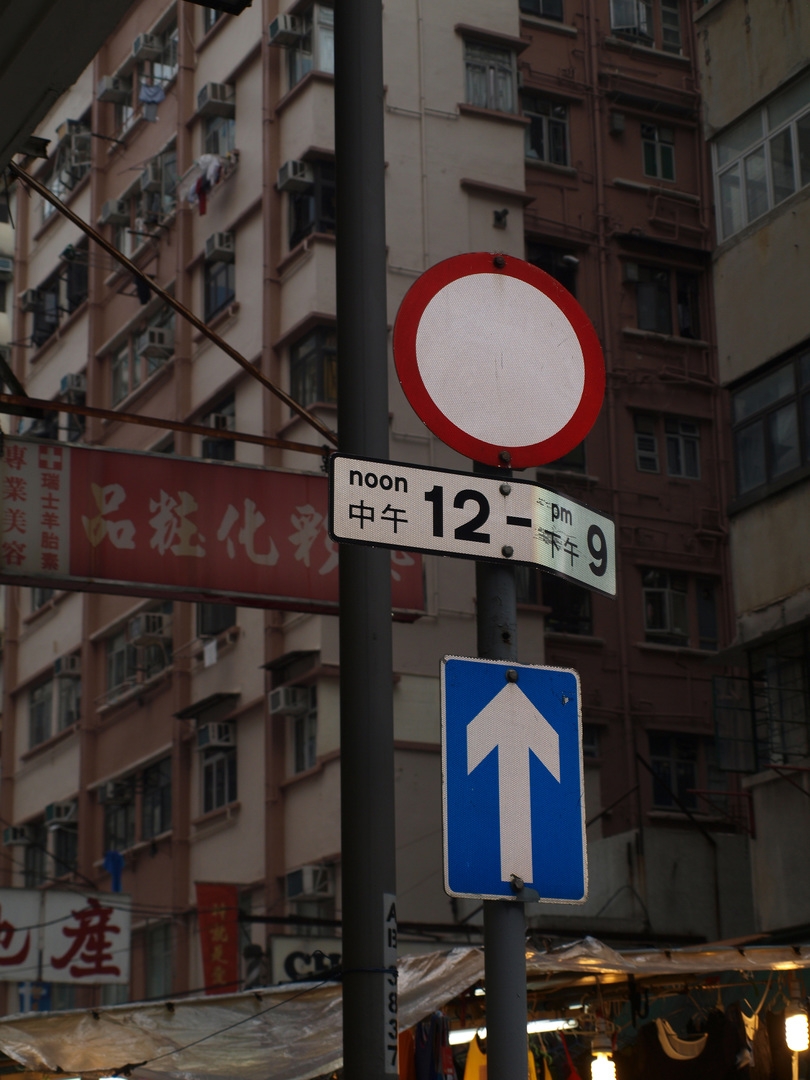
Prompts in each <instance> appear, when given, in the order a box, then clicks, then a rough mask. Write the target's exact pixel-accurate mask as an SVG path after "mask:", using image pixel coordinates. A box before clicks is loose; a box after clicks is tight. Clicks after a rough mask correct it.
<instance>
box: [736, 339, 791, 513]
mask: <svg viewBox="0 0 810 1080" xmlns="http://www.w3.org/2000/svg"><path fill="white" fill-rule="evenodd" d="M731 431H732V438H733V442H734V465H735V472H736V481H737V495H738V496H746V495H752V494H754V493H755V492H761V493H762V495H763V496H764V495H767V494H768V493H769V491H770V490H771V489H772V488H773V486H774V485H775V484H779V483H781V482H783V481H784V480H785V479H787V478H789V477H791V476H792V475H802V470H804V469H806V468H807V467H808V466H810V345H808V344H807V343H806V344H805V345H804V346H803V347H802V348H801V349H799V350H797V351H796V352H795V353H794V354H793V355H791V356H790V357H788V359H787V360H785V359H782V360H781V361H780V362H779V363H777V364H774V365H768V366H767V368H766V369H765V370H762V369H760V370H759V371H757V372H756V373H754V374H753V375H749V376H748V377H747V378H746V380H745V381H744V382H743V383H738V384H737V385H736V386H735V387H734V388H733V389H732V391H731Z"/></svg>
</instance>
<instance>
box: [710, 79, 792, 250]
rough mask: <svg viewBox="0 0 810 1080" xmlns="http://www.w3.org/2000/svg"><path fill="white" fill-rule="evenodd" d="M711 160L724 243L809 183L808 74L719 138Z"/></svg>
mask: <svg viewBox="0 0 810 1080" xmlns="http://www.w3.org/2000/svg"><path fill="white" fill-rule="evenodd" d="M712 161H713V164H714V183H715V205H716V206H717V238H718V241H721V242H722V241H723V240H727V239H729V237H731V236H734V235H735V234H736V233H738V232H740V231H741V230H742V229H744V228H745V227H746V226H747V225H750V224H751V223H752V222H754V221H757V220H758V219H759V218H761V217H762V216H763V215H764V214H767V213H768V212H769V211H770V210H773V209H774V208H775V207H777V206H779V205H781V204H782V203H783V202H784V201H785V200H786V199H788V198H789V197H790V196H791V195H795V194H796V192H797V191H800V190H801V189H802V188H804V187H806V186H807V185H808V184H810V74H805V75H804V76H803V77H802V78H800V79H798V80H796V81H795V82H793V83H791V84H790V85H789V86H787V87H785V88H784V89H782V90H780V91H779V92H778V93H777V94H773V95H771V96H770V97H769V98H768V99H767V100H766V101H763V102H762V103H761V104H759V105H758V106H757V107H756V108H755V109H752V110H751V111H749V112H748V113H746V114H745V115H744V116H742V117H741V118H740V119H739V120H737V121H736V122H735V123H734V124H732V125H730V126H729V127H728V128H726V130H725V131H723V132H721V133H720V134H719V135H717V136H716V137H715V138H714V140H713V141H712Z"/></svg>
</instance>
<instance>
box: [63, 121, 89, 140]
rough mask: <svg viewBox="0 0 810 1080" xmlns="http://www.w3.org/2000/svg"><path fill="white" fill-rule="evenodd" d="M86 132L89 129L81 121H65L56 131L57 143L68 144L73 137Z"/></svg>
mask: <svg viewBox="0 0 810 1080" xmlns="http://www.w3.org/2000/svg"><path fill="white" fill-rule="evenodd" d="M86 130H87V129H86V128H85V126H84V124H82V123H81V121H80V120H63V121H62V123H61V124H60V125H59V127H58V128H57V129H56V141H57V142H58V143H63V142H66V141H67V140H68V139H69V138H70V136H71V135H76V134H78V133H79V132H81V131H86Z"/></svg>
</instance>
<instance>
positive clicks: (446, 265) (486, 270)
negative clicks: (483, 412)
mask: <svg viewBox="0 0 810 1080" xmlns="http://www.w3.org/2000/svg"><path fill="white" fill-rule="evenodd" d="M496 258H498V259H502V260H503V266H498V265H496V263H495V259H496ZM471 274H506V275H507V276H508V277H513V278H518V279H519V280H520V281H525V282H526V283H527V284H529V285H531V286H533V287H534V288H535V289H538V290H539V291H540V292H541V293H544V294H545V295H546V296H548V297H549V299H550V300H552V301H553V302H554V303H555V304H556V305H557V307H558V308H559V309H560V310H561V311H562V313H563V314H564V315H565V317H566V319H568V321H569V323H570V324H571V326H572V328H573V330H574V333H575V334H576V336H577V340H578V341H579V344H580V348H581V349H582V358H583V361H584V364H585V380H584V386H583V390H582V397H581V399H580V402H579V405H578V406H577V408H576V409H575V411H574V414H573V416H572V417H571V419H570V420H569V421H568V423H567V424H565V426H564V427H562V428H560V430H559V431H558V432H556V433H555V434H554V435H552V436H551V438H550V439H544V440H543V441H541V442H538V443H532V444H531V445H527V446H498V445H495V444H494V443H488V442H483V441H482V440H481V439H476V438H475V437H474V436H472V435H470V434H468V433H467V432H466V431H464V430H463V429H462V428H459V427H457V426H456V425H455V424H454V423H452V422H451V421H450V420H448V419H447V417H446V416H445V415H444V413H443V412H441V410H440V409H439V408H438V406H437V405H436V403H435V402H434V401H433V398H431V396H430V395H429V394H428V391H427V389H426V387H425V384H424V382H423V380H422V376H421V374H420V372H419V365H418V363H417V358H416V335H417V332H418V330H419V323H420V321H421V319H422V315H423V314H424V312H425V308H426V307H427V306H428V304H429V303H430V301H431V300H432V299H433V297H434V296H435V295H436V294H437V293H438V292H440V290H441V289H443V288H444V287H445V286H446V285H449V284H450V283H451V282H452V281H458V279H459V278H463V277H469V276H470V275H471ZM393 346H394V363H395V364H396V369H397V376H398V377H399V381H400V383H401V385H402V389H403V390H404V392H405V396H406V397H407V399H408V401H409V402H410V404H411V406H412V408H413V410H414V412H415V413H416V415H417V416H418V417H419V419H420V420H421V421H422V422H423V423H424V424H425V426H426V427H428V428H429V429H430V430H431V431H432V432H433V434H434V435H435V436H436V437H437V438H439V439H441V440H442V442H444V443H446V444H447V445H448V446H450V447H452V449H453V450H457V451H458V453H460V454H464V455H465V456H466V457H470V458H472V459H473V460H474V461H480V462H482V463H483V464H485V465H496V466H500V467H501V468H505V467H509V466H512V467H514V468H516V469H525V468H528V467H530V466H532V465H545V464H546V463H547V462H549V461H556V460H557V458H561V457H563V456H564V455H565V454H567V453H568V452H569V451H570V450H573V449H574V447H575V446H578V445H579V443H581V442H582V440H583V439H584V438H585V436H586V435H587V434H588V432H589V431H590V430H591V428H592V427H593V425H594V422H595V421H596V417H597V416H598V415H599V410H600V408H601V407H602V399H603V398H604V395H605V364H604V360H603V358H602V346H601V345H600V344H599V339H598V337H597V336H596V331H595V330H594V328H593V326H592V324H591V321H590V319H589V318H588V316H587V315H586V314H585V312H584V311H583V310H582V308H581V307H580V305H579V304H578V303H577V301H576V300H575V299H574V297H573V296H572V295H571V293H570V292H568V290H567V289H565V288H564V287H563V286H562V285H560V283H559V282H558V281H556V280H555V279H554V278H553V277H551V275H550V274H547V273H546V272H545V271H544V270H540V269H538V267H536V266H532V265H531V263H527V262H524V261H523V259H515V258H513V257H512V256H510V255H501V256H498V255H495V254H492V253H490V252H486V251H476V252H470V253H468V254H466V255H454V256H453V257H452V258H450V259H445V260H444V261H443V262H440V263H437V264H436V265H435V266H432V267H431V268H430V269H429V270H426V271H425V273H424V274H422V275H421V277H419V278H417V280H416V281H415V282H414V283H413V285H411V287H410V289H408V291H407V293H406V294H405V297H404V299H403V301H402V303H401V305H400V308H399V312H398V313H397V318H396V322H395V323H394V339H393ZM518 389H519V388H518ZM504 452H506V453H508V454H509V455H510V460H509V461H504V460H503V459H502V458H501V454H502V453H504Z"/></svg>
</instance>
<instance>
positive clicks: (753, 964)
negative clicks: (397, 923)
mask: <svg viewBox="0 0 810 1080" xmlns="http://www.w3.org/2000/svg"><path fill="white" fill-rule="evenodd" d="M526 960H527V973H528V976H529V978H537V977H540V976H543V975H547V976H551V975H564V974H568V975H574V976H575V977H576V976H579V977H582V976H588V975H601V976H605V977H607V978H609V979H610V980H611V981H615V980H616V979H617V978H621V977H623V976H626V975H629V974H633V975H635V976H636V977H640V978H643V977H645V976H659V975H669V974H671V975H673V976H678V977H679V978H680V979H685V978H686V977H688V976H689V975H690V974H692V975H697V974H705V973H712V972H714V973H716V972H721V971H748V972H753V971H773V970H789V969H791V968H806V967H810V946H801V947H792V946H749V947H745V948H735V947H733V946H727V945H706V946H702V947H700V948H689V949H666V950H661V949H644V950H631V951H623V952H618V951H616V950H614V949H611V948H609V947H608V946H607V945H603V944H602V943H601V942H599V941H596V940H595V939H594V938H585V939H583V940H582V941H577V942H574V943H573V944H570V945H565V946H562V947H560V948H557V949H552V950H550V951H548V952H537V951H532V950H529V951H527V954H526ZM483 976H484V956H483V952H482V951H481V950H480V949H477V948H458V949H452V950H450V951H449V952H441V953H428V954H425V955H421V956H406V957H403V958H402V959H401V960H400V962H399V1020H400V1026H401V1027H403V1028H407V1027H411V1026H412V1025H413V1024H415V1023H416V1022H417V1021H419V1020H421V1019H422V1018H423V1017H425V1016H427V1015H429V1014H430V1013H431V1012H433V1011H434V1010H435V1009H438V1008H440V1007H441V1006H443V1005H444V1004H446V1003H447V1002H448V1001H450V1000H452V999H453V998H454V997H457V996H458V995H459V994H461V993H463V992H464V991H465V990H467V989H469V988H470V987H471V986H473V985H474V984H475V983H476V982H477V981H478V980H479V979H482V978H483ZM341 1038H342V1012H341V990H340V986H339V985H336V984H334V983H328V984H317V983H303V984H302V983H294V984H288V985H285V986H278V987H270V988H268V989H262V990H259V991H255V992H253V991H249V992H245V993H241V994H231V995H219V996H212V997H195V998H187V999H185V1000H182V1001H177V1002H173V1003H168V1004H167V1003H158V1004H147V1005H138V1004H133V1005H118V1006H115V1007H111V1008H103V1009H96V1010H81V1011H79V1010H77V1011H73V1012H64V1013H27V1014H25V1015H18V1016H10V1017H7V1018H5V1019H2V1020H0V1051H1V1052H3V1053H5V1054H6V1055H8V1057H10V1058H12V1059H13V1060H14V1061H16V1062H18V1063H19V1064H20V1065H22V1066H23V1067H24V1068H26V1069H28V1070H30V1071H32V1072H40V1073H56V1072H60V1073H62V1074H64V1075H66V1076H69V1077H70V1076H94V1075H95V1076H110V1075H114V1074H116V1073H117V1072H120V1071H122V1070H124V1069H126V1068H127V1067H130V1070H131V1075H132V1076H133V1077H134V1078H141V1080H192V1078H194V1080H197V1078H199V1080H308V1078H311V1077H315V1076H320V1075H322V1074H324V1073H328V1072H330V1071H331V1070H333V1069H336V1068H338V1067H339V1066H340V1065H341V1063H342V1045H341Z"/></svg>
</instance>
